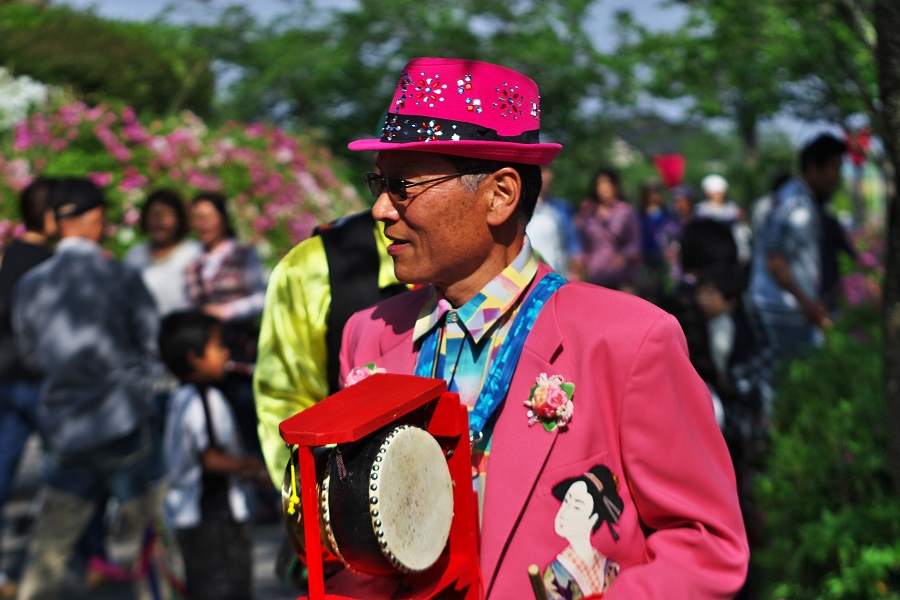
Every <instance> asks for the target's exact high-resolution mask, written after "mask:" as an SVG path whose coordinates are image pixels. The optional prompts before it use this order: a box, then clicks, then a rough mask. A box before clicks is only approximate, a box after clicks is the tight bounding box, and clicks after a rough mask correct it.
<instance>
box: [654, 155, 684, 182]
mask: <svg viewBox="0 0 900 600" xmlns="http://www.w3.org/2000/svg"><path fill="white" fill-rule="evenodd" d="M653 164H654V165H656V172H657V173H659V178H660V179H662V182H663V183H664V184H665V185H666V187H667V188H673V187H675V186H676V185H678V184H680V183H681V182H682V181H684V166H685V160H684V155H682V154H657V155H656V156H654V157H653Z"/></svg>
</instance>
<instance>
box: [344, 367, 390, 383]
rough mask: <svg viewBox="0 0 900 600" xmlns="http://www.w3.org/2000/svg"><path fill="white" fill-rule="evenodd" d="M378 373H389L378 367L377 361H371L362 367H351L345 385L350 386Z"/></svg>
mask: <svg viewBox="0 0 900 600" xmlns="http://www.w3.org/2000/svg"><path fill="white" fill-rule="evenodd" d="M378 373H387V370H386V369H381V368H379V367H376V366H375V363H369V364H367V365H363V366H361V367H355V368H353V369H351V370H350V372H349V373H347V378H346V379H345V380H344V387H345V388H348V387H350V386H351V385H356V384H357V383H359V382H360V381H362V380H363V379H366V378H368V377H371V376H372V375H376V374H378Z"/></svg>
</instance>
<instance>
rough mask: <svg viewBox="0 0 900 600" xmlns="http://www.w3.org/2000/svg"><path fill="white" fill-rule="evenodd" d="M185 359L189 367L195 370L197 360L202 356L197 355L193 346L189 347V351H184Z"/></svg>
mask: <svg viewBox="0 0 900 600" xmlns="http://www.w3.org/2000/svg"><path fill="white" fill-rule="evenodd" d="M184 360H185V362H186V363H187V365H188V368H189V369H190V370H191V371H193V370H194V369H195V368H196V367H197V361H199V360H200V357H199V356H197V353H196V352H194V349H193V348H188V350H187V352H185V353H184Z"/></svg>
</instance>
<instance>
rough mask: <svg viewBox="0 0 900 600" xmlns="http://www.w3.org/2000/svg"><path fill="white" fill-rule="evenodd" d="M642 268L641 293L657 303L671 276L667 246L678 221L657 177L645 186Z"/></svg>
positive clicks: (640, 277)
mask: <svg viewBox="0 0 900 600" xmlns="http://www.w3.org/2000/svg"><path fill="white" fill-rule="evenodd" d="M639 207H640V211H641V213H640V217H641V269H640V276H639V285H638V288H639V292H640V295H641V297H642V298H646V299H647V300H650V301H651V302H656V301H658V300H659V298H660V296H662V293H663V289H664V288H665V284H666V280H667V278H668V266H669V265H668V262H667V261H666V256H665V252H664V251H665V248H666V247H667V245H668V244H669V242H670V239H669V236H670V235H671V234H672V226H673V225H674V224H675V222H676V221H677V218H676V217H675V215H674V214H672V212H671V211H670V210H669V209H668V208H667V207H666V205H665V200H664V198H663V187H662V184H661V183H660V182H658V181H656V180H650V181H645V182H644V183H643V184H642V185H641V195H640V202H639Z"/></svg>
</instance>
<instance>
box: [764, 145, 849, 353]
mask: <svg viewBox="0 0 900 600" xmlns="http://www.w3.org/2000/svg"><path fill="white" fill-rule="evenodd" d="M846 150H847V146H846V144H844V142H842V141H841V140H839V139H837V138H835V137H834V136H832V135H828V134H826V135H822V136H819V137H818V138H816V139H815V140H813V141H812V142H811V143H810V144H808V145H807V146H806V147H805V148H804V149H803V151H802V152H801V154H800V165H799V166H800V176H799V177H792V178H791V179H790V180H788V181H787V182H786V183H785V184H783V185H782V186H781V187H780V188H779V189H778V190H777V191H776V192H775V194H774V196H773V199H772V206H771V208H770V210H769V211H768V213H767V215H766V216H765V218H764V219H763V221H762V223H761V224H760V227H759V236H758V239H757V241H756V247H755V249H754V254H753V264H752V267H751V275H750V295H751V297H752V301H753V304H754V305H755V307H756V309H757V310H758V312H759V315H760V319H761V321H762V324H763V326H764V327H765V330H766V334H767V335H768V338H769V342H770V343H771V345H772V348H773V349H774V351H775V352H776V354H777V355H778V356H779V357H781V358H782V359H784V358H788V357H793V356H799V355H802V354H804V353H805V352H806V351H807V350H809V349H811V348H812V347H814V346H817V345H819V344H820V343H821V340H822V337H821V336H822V334H821V331H820V327H823V326H826V325H828V324H829V321H828V318H827V309H826V307H825V305H824V304H823V303H822V248H821V244H822V220H821V216H820V210H819V203H820V202H824V201H825V200H826V199H828V198H830V197H831V195H832V194H833V193H834V191H835V190H836V189H837V187H838V185H839V184H840V181H841V164H842V161H843V155H844V153H845V152H846Z"/></svg>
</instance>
